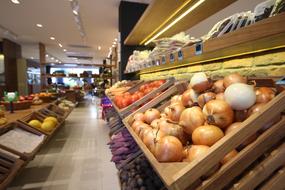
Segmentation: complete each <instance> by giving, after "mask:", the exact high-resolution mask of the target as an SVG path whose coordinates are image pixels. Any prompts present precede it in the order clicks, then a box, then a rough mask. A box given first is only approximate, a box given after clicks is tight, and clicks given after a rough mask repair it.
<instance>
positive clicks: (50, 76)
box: [46, 75, 113, 79]
mask: <svg viewBox="0 0 285 190" xmlns="http://www.w3.org/2000/svg"><path fill="white" fill-rule="evenodd" d="M46 77H47V78H74V79H84V78H93V79H97V78H102V79H113V77H70V76H54V75H46Z"/></svg>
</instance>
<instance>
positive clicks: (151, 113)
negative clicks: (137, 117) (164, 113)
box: [144, 108, 160, 124]
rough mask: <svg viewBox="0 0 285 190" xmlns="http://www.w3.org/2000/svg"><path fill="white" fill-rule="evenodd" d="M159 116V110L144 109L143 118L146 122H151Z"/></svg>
mask: <svg viewBox="0 0 285 190" xmlns="http://www.w3.org/2000/svg"><path fill="white" fill-rule="evenodd" d="M159 118H160V112H159V111H158V110H157V109H155V108H150V109H148V110H146V112H145V113H144V120H145V122H146V123H147V124H151V122H152V121H153V120H155V119H159Z"/></svg>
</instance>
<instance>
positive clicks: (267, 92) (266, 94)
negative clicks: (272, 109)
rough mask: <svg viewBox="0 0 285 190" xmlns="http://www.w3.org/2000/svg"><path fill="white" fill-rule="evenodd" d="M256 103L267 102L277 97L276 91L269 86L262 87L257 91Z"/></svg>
mask: <svg viewBox="0 0 285 190" xmlns="http://www.w3.org/2000/svg"><path fill="white" fill-rule="evenodd" d="M255 95H256V103H267V102H269V101H270V100H272V99H273V98H274V97H275V92H274V91H273V90H272V89H271V88H268V87H260V88H258V89H257V90H256V91H255Z"/></svg>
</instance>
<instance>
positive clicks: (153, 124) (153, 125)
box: [150, 118, 162, 128]
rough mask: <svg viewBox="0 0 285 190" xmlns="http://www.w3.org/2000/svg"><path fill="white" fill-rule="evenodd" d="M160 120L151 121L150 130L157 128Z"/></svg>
mask: <svg viewBox="0 0 285 190" xmlns="http://www.w3.org/2000/svg"><path fill="white" fill-rule="evenodd" d="M161 120H162V118H160V119H155V120H153V121H152V122H151V124H150V126H151V127H152V128H158V124H159V122H160V121H161Z"/></svg>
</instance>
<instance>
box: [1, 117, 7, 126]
mask: <svg viewBox="0 0 285 190" xmlns="http://www.w3.org/2000/svg"><path fill="white" fill-rule="evenodd" d="M7 121H8V120H7V118H6V117H2V118H0V125H4V124H6V123H7Z"/></svg>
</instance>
